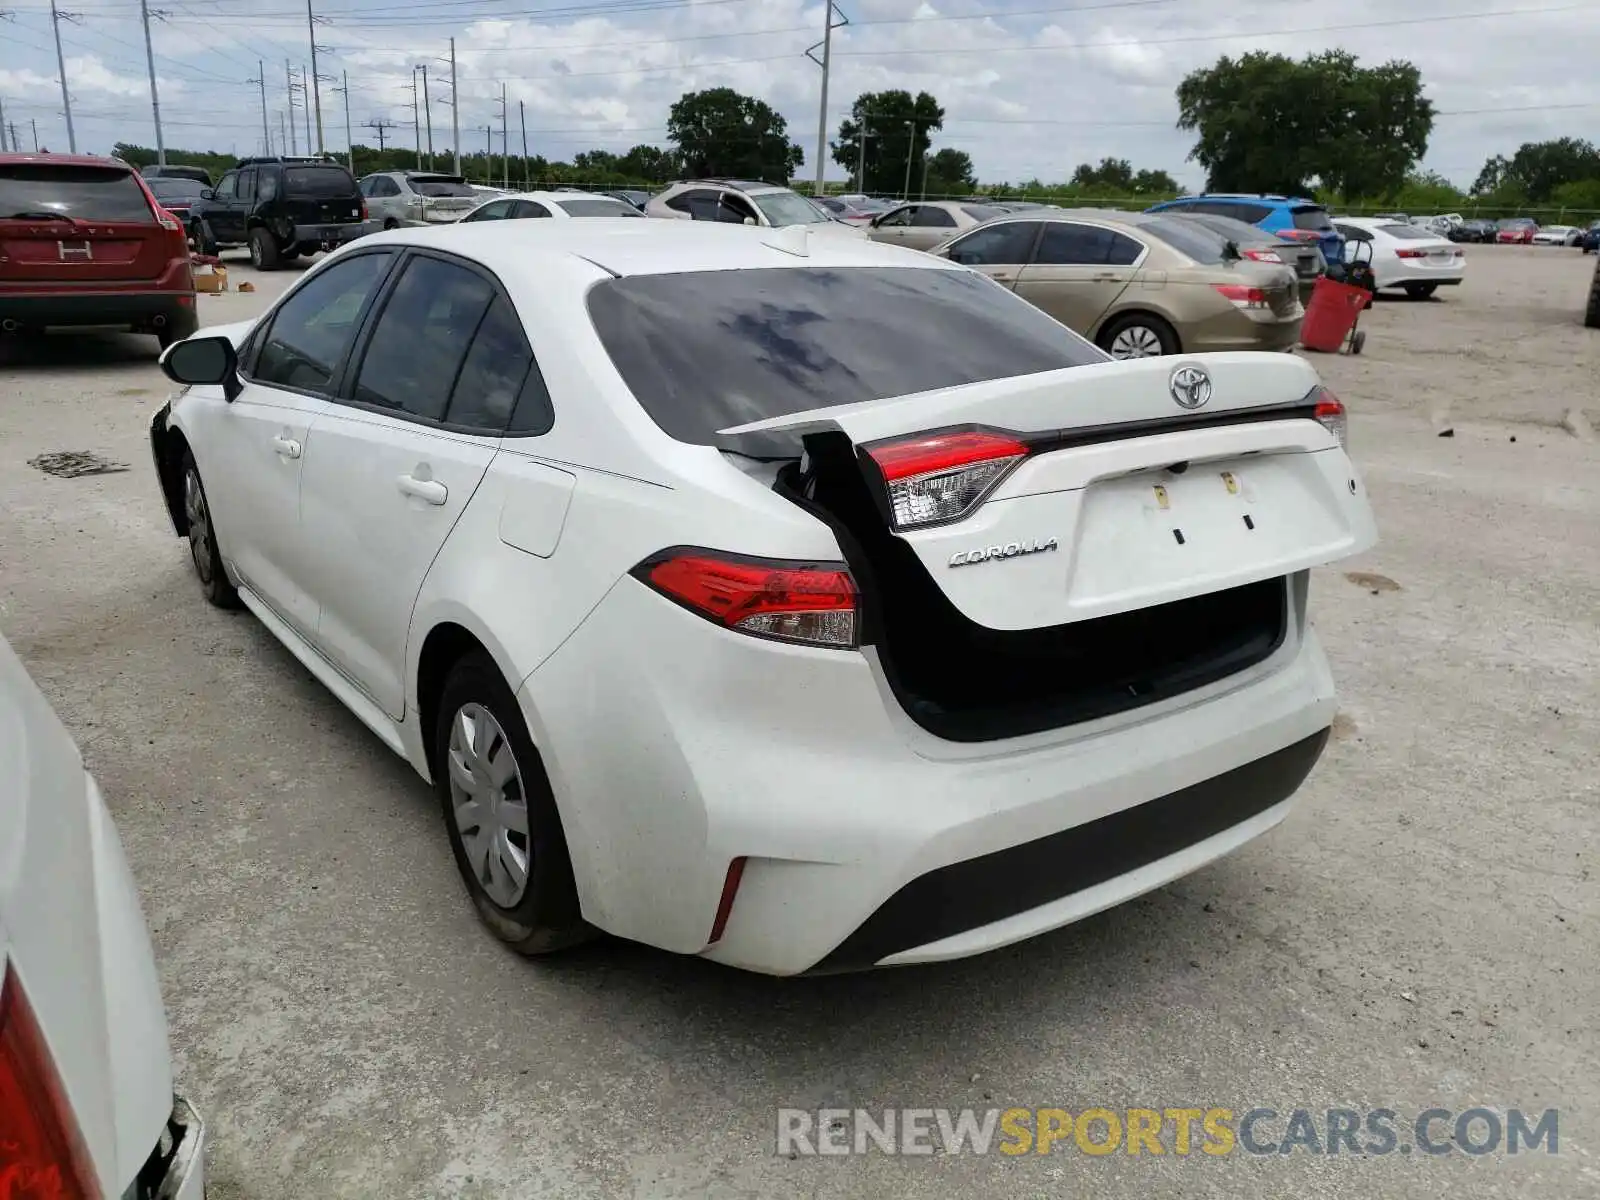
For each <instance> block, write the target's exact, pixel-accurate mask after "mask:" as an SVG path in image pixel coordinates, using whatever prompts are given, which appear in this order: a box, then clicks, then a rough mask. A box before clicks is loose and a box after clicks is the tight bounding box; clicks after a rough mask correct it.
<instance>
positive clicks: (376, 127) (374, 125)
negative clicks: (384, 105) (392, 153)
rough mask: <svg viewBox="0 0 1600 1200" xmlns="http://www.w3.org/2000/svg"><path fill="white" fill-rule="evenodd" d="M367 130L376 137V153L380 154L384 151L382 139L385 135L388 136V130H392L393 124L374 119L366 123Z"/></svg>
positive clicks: (380, 118)
mask: <svg viewBox="0 0 1600 1200" xmlns="http://www.w3.org/2000/svg"><path fill="white" fill-rule="evenodd" d="M367 128H368V129H370V130H372V131H373V132H374V133H376V134H377V135H378V153H379V154H382V153H383V151H384V149H385V145H384V140H383V139H384V137H385V135H387V134H388V132H389V130H391V129H393V128H394V122H393V121H386V120H384V119H383V118H382V117H374V118H373V119H372V120H370V121H368V122H367Z"/></svg>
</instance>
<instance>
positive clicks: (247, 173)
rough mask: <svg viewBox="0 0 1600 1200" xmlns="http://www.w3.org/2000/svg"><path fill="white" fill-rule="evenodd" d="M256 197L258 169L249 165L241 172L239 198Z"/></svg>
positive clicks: (248, 198)
mask: <svg viewBox="0 0 1600 1200" xmlns="http://www.w3.org/2000/svg"><path fill="white" fill-rule="evenodd" d="M255 198H256V169H255V168H254V167H247V168H246V169H244V170H243V171H240V172H239V199H241V200H254V199H255Z"/></svg>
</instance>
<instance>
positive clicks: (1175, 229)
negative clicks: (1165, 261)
mask: <svg viewBox="0 0 1600 1200" xmlns="http://www.w3.org/2000/svg"><path fill="white" fill-rule="evenodd" d="M1134 228H1135V229H1137V230H1138V231H1139V232H1140V233H1148V234H1151V235H1152V236H1154V237H1156V238H1158V239H1160V240H1161V241H1163V242H1165V243H1166V244H1167V245H1169V246H1171V247H1172V248H1173V249H1174V250H1176V251H1177V252H1178V253H1179V254H1183V255H1187V256H1188V257H1189V258H1192V259H1194V261H1195V262H1197V263H1200V264H1202V265H1205V266H1210V265H1213V264H1215V263H1219V262H1222V261H1223V260H1224V259H1225V258H1227V256H1228V255H1227V246H1228V239H1227V238H1226V237H1225V236H1224V235H1222V234H1220V233H1218V232H1217V231H1216V230H1215V229H1212V228H1211V227H1210V226H1207V225H1202V224H1201V223H1200V222H1198V221H1185V220H1183V219H1182V218H1181V217H1160V216H1156V217H1144V218H1142V219H1141V220H1140V221H1139V223H1138V224H1137V225H1135V226H1134Z"/></svg>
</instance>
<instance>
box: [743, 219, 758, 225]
mask: <svg viewBox="0 0 1600 1200" xmlns="http://www.w3.org/2000/svg"><path fill="white" fill-rule="evenodd" d="M744 223H745V224H746V225H754V224H755V223H756V219H755V218H754V217H746V218H745V219H744Z"/></svg>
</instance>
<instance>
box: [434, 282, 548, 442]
mask: <svg viewBox="0 0 1600 1200" xmlns="http://www.w3.org/2000/svg"><path fill="white" fill-rule="evenodd" d="M532 365H533V351H532V350H530V349H529V348H528V339H527V336H526V335H525V334H524V333H523V332H522V322H521V321H520V320H519V319H518V317H517V311H516V309H514V308H512V307H511V302H510V301H509V300H507V299H506V298H505V297H504V296H496V297H495V298H494V301H493V303H491V304H490V305H489V311H488V312H487V313H486V314H484V318H483V320H482V321H481V322H480V323H479V325H478V332H477V333H476V334H475V335H473V338H472V345H471V347H470V348H469V349H468V350H467V357H466V361H465V362H463V363H462V364H461V374H460V375H458V376H457V377H456V386H455V389H454V390H453V391H452V392H451V393H450V407H449V408H447V409H446V410H445V416H444V419H445V420H446V421H447V422H448V423H449V424H451V425H470V426H473V427H475V428H479V429H492V430H494V432H496V433H499V432H500V431H502V430H503V429H505V427H506V426H507V424H509V423H510V421H511V410H512V409H513V408H514V407H516V403H517V396H518V394H519V393H520V392H521V391H522V381H523V380H524V379H526V378H527V375H528V368H529V367H531V366H532Z"/></svg>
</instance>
